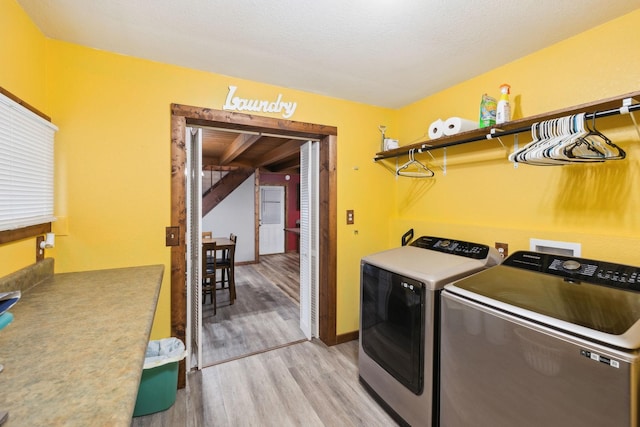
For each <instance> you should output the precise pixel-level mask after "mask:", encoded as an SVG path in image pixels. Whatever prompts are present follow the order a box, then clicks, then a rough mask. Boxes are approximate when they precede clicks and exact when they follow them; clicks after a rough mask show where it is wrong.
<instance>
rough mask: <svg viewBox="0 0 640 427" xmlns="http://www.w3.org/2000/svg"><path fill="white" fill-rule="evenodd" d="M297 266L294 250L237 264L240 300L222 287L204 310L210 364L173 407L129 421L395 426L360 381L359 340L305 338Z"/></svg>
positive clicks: (163, 426)
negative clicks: (232, 298) (329, 344)
mask: <svg viewBox="0 0 640 427" xmlns="http://www.w3.org/2000/svg"><path fill="white" fill-rule="evenodd" d="M298 266H299V257H298V255H297V254H282V255H268V256H262V257H261V262H260V264H251V265H245V266H237V267H236V291H237V294H238V296H237V300H236V302H235V304H233V305H229V303H228V292H227V291H221V290H219V291H218V312H217V314H216V316H213V309H212V307H207V306H206V305H205V307H204V308H203V317H204V318H206V319H207V321H206V322H205V331H206V332H205V334H204V336H205V337H207V338H205V340H204V341H205V343H204V345H205V348H206V350H207V351H205V357H203V360H204V361H205V362H206V363H205V365H211V366H209V367H206V368H204V369H202V370H201V371H197V372H192V373H189V374H188V375H187V387H186V388H185V389H182V390H178V392H177V395H176V403H175V404H174V405H173V406H172V407H171V408H169V409H168V410H166V411H163V412H159V413H156V414H151V415H147V416H143V417H136V418H134V419H133V420H132V423H131V426H132V427H156V426H159V427H174V426H176V427H177V426H188V427H201V426H204V427H208V426H228V427H236V426H260V427H262V426H267V427H268V426H274V427H275V426H277V427H284V426H340V427H342V426H373V427H375V426H395V425H396V423H395V422H394V421H393V420H392V419H391V418H390V417H389V416H388V415H387V414H386V413H385V412H384V411H383V410H382V409H381V408H380V407H379V406H378V404H377V403H376V402H375V401H374V400H373V399H372V398H371V397H370V396H369V394H368V393H367V392H366V391H365V390H364V388H363V387H362V385H361V384H360V383H359V382H358V369H357V353H358V343H357V341H351V342H348V343H344V344H340V345H337V346H332V347H327V346H326V345H324V344H323V343H322V342H321V341H319V340H315V339H314V340H312V341H306V340H303V341H300V340H301V338H303V336H302V335H301V334H302V332H301V331H300V329H299V326H298V325H299V306H298V303H297V302H296V301H295V300H297V299H298V293H299V291H298V289H297V286H299V282H298V281H299V273H298V268H299V267H298ZM285 293H287V295H289V294H290V297H289V296H286V295H285ZM294 294H295V298H294ZM208 305H209V306H210V304H208ZM297 334H299V335H297Z"/></svg>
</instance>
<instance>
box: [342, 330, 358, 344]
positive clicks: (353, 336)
mask: <svg viewBox="0 0 640 427" xmlns="http://www.w3.org/2000/svg"><path fill="white" fill-rule="evenodd" d="M359 336H360V332H359V331H353V332H347V333H346V334H340V335H336V344H342V343H345V342H349V341H353V340H357V339H358V337H359Z"/></svg>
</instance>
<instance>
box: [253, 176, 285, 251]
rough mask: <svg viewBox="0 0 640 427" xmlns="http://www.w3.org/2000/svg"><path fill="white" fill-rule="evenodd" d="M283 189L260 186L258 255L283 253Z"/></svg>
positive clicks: (274, 186)
mask: <svg viewBox="0 0 640 427" xmlns="http://www.w3.org/2000/svg"><path fill="white" fill-rule="evenodd" d="M284 207H285V188H284V187H283V186H281V185H261V186H260V217H259V226H260V233H259V234H260V238H259V241H260V243H259V247H260V249H259V254H260V255H270V254H280V253H283V252H284V249H285V248H284V232H283V231H282V230H284V228H285V209H284Z"/></svg>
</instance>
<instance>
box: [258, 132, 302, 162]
mask: <svg viewBox="0 0 640 427" xmlns="http://www.w3.org/2000/svg"><path fill="white" fill-rule="evenodd" d="M300 145H301V141H300V140H297V139H290V140H288V141H287V142H285V143H284V144H282V145H280V146H279V147H278V148H275V149H273V150H271V151H269V152H267V153H265V154H263V155H262V157H260V158H259V159H256V161H255V162H254V166H255V167H258V168H259V167H263V166H265V165H270V164H274V163H277V162H278V161H279V160H282V159H286V158H288V157H291V156H292V155H293V154H295V153H299V152H300Z"/></svg>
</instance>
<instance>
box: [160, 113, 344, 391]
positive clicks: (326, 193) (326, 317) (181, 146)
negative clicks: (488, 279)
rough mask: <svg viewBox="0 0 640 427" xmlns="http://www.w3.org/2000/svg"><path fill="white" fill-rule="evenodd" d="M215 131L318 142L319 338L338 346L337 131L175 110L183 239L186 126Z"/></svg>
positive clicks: (182, 248)
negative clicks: (286, 137) (307, 139)
mask: <svg viewBox="0 0 640 427" xmlns="http://www.w3.org/2000/svg"><path fill="white" fill-rule="evenodd" d="M190 125H198V126H212V127H218V128H227V129H234V130H244V131H251V132H265V133H277V134H280V135H289V136H295V137H304V138H309V139H318V140H320V156H319V157H320V159H319V161H320V163H319V192H318V193H319V194H318V197H319V202H320V203H319V228H320V232H319V250H320V253H319V269H320V271H319V274H320V278H319V283H318V286H319V302H318V314H319V316H318V317H319V319H318V326H319V335H320V336H319V338H320V339H321V340H322V341H323V342H324V343H325V344H327V345H335V344H338V339H337V333H336V300H337V295H336V294H337V293H336V288H337V275H336V266H337V261H336V259H337V245H336V240H337V239H336V238H337V201H336V200H337V199H336V193H337V167H336V164H337V142H338V138H337V135H338V130H337V128H335V127H333V126H324V125H318V124H313V123H303V122H295V121H292V120H284V119H275V118H269V117H262V116H254V115H250V114H243V113H234V112H230V111H223V110H214V109H211V108H202V107H193V106H187V105H181V104H171V225H172V226H173V227H179V234H178V235H179V236H185V233H186V224H187V214H186V212H187V210H186V194H185V172H186V171H185V167H186V147H185V144H186V141H185V131H186V128H187V126H190ZM185 257H186V242H185V241H184V238H181V239H180V241H179V244H178V246H172V247H171V334H172V336H173V337H176V338H179V339H181V340H182V341H183V342H186V341H185V340H186V336H185V334H186V326H187V295H186V294H187V292H186V286H185V280H186V259H185ZM185 378H186V377H185V362H184V360H182V361H181V362H180V369H179V371H178V387H179V388H183V387H184V386H185Z"/></svg>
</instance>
